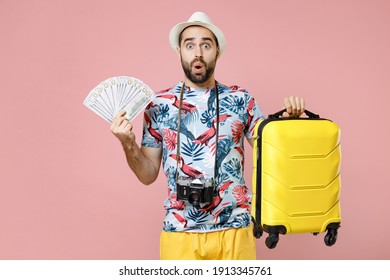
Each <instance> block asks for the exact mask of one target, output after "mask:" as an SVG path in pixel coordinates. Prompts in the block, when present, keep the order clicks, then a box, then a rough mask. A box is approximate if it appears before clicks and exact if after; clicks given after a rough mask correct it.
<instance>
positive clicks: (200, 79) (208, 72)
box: [181, 59, 216, 85]
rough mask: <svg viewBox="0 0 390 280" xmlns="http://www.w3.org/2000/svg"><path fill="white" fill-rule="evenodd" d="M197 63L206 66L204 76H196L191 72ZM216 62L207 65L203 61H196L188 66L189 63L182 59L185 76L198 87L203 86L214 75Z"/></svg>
mask: <svg viewBox="0 0 390 280" xmlns="http://www.w3.org/2000/svg"><path fill="white" fill-rule="evenodd" d="M197 62H200V63H202V64H203V65H204V69H205V71H204V72H203V73H202V74H195V73H192V71H191V69H192V65H193V64H194V63H197ZM215 62H216V61H215V60H214V61H212V62H211V63H210V64H207V63H206V62H205V61H204V60H203V59H194V60H193V61H192V62H191V63H190V64H188V63H187V62H185V61H183V59H181V66H182V67H183V70H184V73H185V75H186V76H187V78H188V79H189V80H190V81H191V82H193V83H194V84H197V85H201V84H204V83H206V82H207V81H208V80H209V79H210V77H211V76H212V75H213V73H214V69H215V64H216V63H215Z"/></svg>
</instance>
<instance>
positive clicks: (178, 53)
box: [176, 46, 180, 57]
mask: <svg viewBox="0 0 390 280" xmlns="http://www.w3.org/2000/svg"><path fill="white" fill-rule="evenodd" d="M176 53H177V55H178V56H179V57H180V47H179V46H177V47H176Z"/></svg>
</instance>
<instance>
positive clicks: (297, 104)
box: [282, 96, 305, 118]
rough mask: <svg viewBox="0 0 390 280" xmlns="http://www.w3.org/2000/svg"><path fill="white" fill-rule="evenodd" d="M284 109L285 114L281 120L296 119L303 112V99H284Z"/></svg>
mask: <svg viewBox="0 0 390 280" xmlns="http://www.w3.org/2000/svg"><path fill="white" fill-rule="evenodd" d="M284 108H286V112H284V113H283V115H282V117H283V118H298V117H299V116H300V115H302V114H303V112H304V111H305V99H303V98H302V97H298V96H290V97H286V98H285V99H284Z"/></svg>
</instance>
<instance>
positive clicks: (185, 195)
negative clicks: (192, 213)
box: [176, 177, 214, 206]
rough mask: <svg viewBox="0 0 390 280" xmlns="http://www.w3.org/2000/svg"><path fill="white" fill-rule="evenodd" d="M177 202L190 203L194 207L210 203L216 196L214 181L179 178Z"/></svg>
mask: <svg viewBox="0 0 390 280" xmlns="http://www.w3.org/2000/svg"><path fill="white" fill-rule="evenodd" d="M176 189H177V200H184V201H188V202H189V203H191V204H192V205H194V206H198V205H200V203H206V204H207V203H210V202H211V201H212V200H213V196H214V184H213V180H212V179H195V178H188V177H179V178H178V180H177V182H176Z"/></svg>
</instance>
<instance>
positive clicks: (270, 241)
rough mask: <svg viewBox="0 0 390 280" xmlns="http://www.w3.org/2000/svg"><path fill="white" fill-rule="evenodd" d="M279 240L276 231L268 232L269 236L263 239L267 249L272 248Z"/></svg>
mask: <svg viewBox="0 0 390 280" xmlns="http://www.w3.org/2000/svg"><path fill="white" fill-rule="evenodd" d="M278 242H279V234H278V233H270V234H269V236H268V237H267V238H266V239H265V245H266V246H267V247H268V249H274V248H275V247H276V245H277V244H278Z"/></svg>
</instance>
